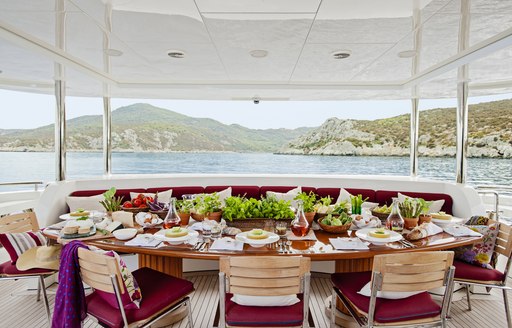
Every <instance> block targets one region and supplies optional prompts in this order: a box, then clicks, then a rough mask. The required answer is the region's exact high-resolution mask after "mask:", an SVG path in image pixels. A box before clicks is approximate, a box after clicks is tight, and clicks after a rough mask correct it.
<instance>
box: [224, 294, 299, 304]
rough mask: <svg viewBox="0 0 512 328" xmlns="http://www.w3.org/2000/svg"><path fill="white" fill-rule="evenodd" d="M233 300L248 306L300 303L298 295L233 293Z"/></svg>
mask: <svg viewBox="0 0 512 328" xmlns="http://www.w3.org/2000/svg"><path fill="white" fill-rule="evenodd" d="M231 301H233V302H235V303H236V304H238V305H246V306H290V305H293V304H296V303H299V302H300V300H299V298H298V297H297V295H295V294H292V295H281V296H252V295H251V296H250V295H239V294H233V297H232V298H231Z"/></svg>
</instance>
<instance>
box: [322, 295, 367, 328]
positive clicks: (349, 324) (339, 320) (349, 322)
mask: <svg viewBox="0 0 512 328" xmlns="http://www.w3.org/2000/svg"><path fill="white" fill-rule="evenodd" d="M324 305H325V313H326V314H327V317H328V318H329V319H330V318H331V296H328V297H327V298H326V299H325V301H324ZM335 311H336V312H335V316H336V318H335V321H336V325H338V326H340V327H345V328H359V327H360V326H359V325H358V324H357V322H356V321H355V320H354V318H352V316H351V315H347V314H345V313H343V312H341V311H339V310H338V309H336V310H335Z"/></svg>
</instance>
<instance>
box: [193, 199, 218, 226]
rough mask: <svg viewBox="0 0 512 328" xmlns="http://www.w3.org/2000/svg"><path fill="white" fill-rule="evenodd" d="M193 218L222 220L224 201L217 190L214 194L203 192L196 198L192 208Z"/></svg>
mask: <svg viewBox="0 0 512 328" xmlns="http://www.w3.org/2000/svg"><path fill="white" fill-rule="evenodd" d="M190 214H191V216H192V218H193V219H194V220H196V221H203V220H204V218H208V220H213V221H217V222H220V217H221V215H222V202H221V201H220V199H219V195H217V193H216V192H214V193H213V194H202V195H199V196H197V197H196V198H195V199H194V207H193V208H192V209H191V210H190Z"/></svg>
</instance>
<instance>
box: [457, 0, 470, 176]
mask: <svg viewBox="0 0 512 328" xmlns="http://www.w3.org/2000/svg"><path fill="white" fill-rule="evenodd" d="M469 8H470V0H462V1H461V9H460V10H461V18H460V26H459V51H464V50H465V49H466V48H467V47H468V44H469V22H470V12H469ZM457 79H458V82H457V114H456V121H457V123H456V125H457V153H456V161H457V178H456V179H457V180H456V181H457V183H465V182H466V173H467V151H468V66H467V65H462V66H460V67H459V68H458V71H457Z"/></svg>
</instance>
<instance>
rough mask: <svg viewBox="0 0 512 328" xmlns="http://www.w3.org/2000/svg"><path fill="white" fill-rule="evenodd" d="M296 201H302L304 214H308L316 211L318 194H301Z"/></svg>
mask: <svg viewBox="0 0 512 328" xmlns="http://www.w3.org/2000/svg"><path fill="white" fill-rule="evenodd" d="M294 199H295V200H300V201H302V206H303V209H304V212H306V213H308V212H314V211H315V203H316V194H315V193H314V192H312V191H310V192H309V194H306V193H305V192H301V193H300V194H298V195H297V196H296V197H295V198H294Z"/></svg>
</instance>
